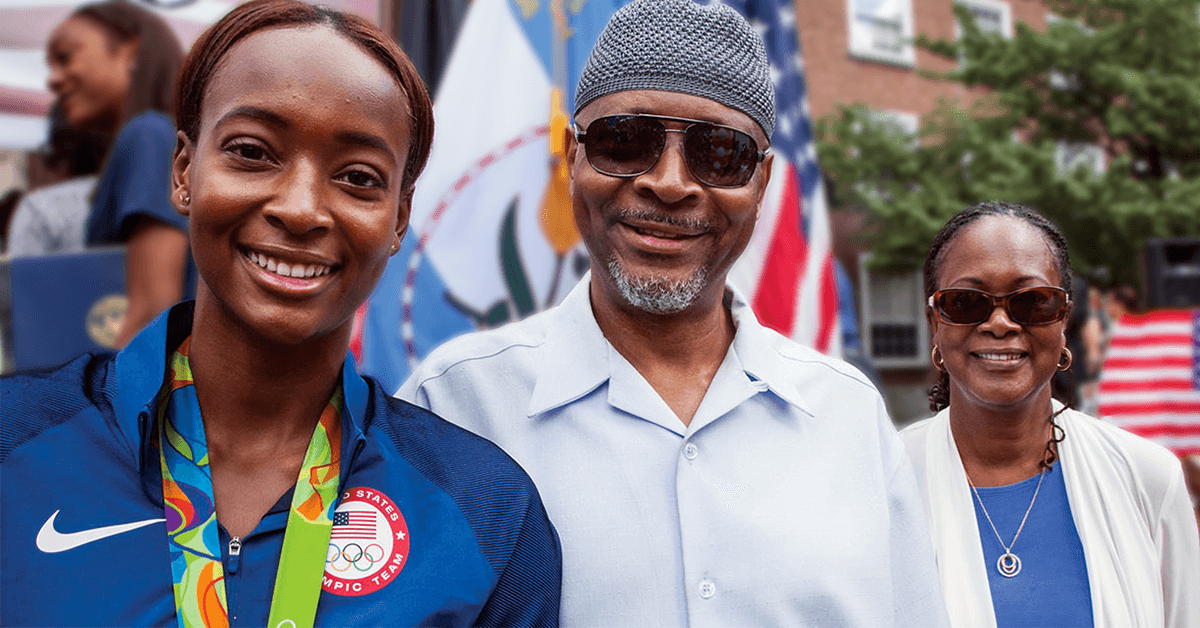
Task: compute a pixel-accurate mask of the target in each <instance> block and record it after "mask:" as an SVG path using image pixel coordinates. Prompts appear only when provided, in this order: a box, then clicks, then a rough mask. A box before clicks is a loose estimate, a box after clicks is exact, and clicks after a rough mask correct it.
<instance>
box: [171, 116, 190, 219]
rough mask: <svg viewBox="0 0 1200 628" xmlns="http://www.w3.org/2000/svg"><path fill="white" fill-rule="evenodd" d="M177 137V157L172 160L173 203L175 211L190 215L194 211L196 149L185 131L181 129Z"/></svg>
mask: <svg viewBox="0 0 1200 628" xmlns="http://www.w3.org/2000/svg"><path fill="white" fill-rule="evenodd" d="M176 137H177V139H176V141H175V158H174V159H172V160H171V204H172V205H174V206H175V211H177V212H179V213H180V214H183V215H184V216H190V215H191V211H192V208H191V203H192V196H191V194H192V186H191V178H192V155H193V153H194V152H195V150H196V149H195V146H194V145H193V144H192V141H191V140H189V139H188V138H187V135H184V133H183V131H180V132H179V133H178V134H177V135H176Z"/></svg>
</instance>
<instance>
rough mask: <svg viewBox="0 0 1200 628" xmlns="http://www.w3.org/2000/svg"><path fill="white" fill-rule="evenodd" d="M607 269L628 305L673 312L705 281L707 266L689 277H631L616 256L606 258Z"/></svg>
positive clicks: (685, 305)
mask: <svg viewBox="0 0 1200 628" xmlns="http://www.w3.org/2000/svg"><path fill="white" fill-rule="evenodd" d="M608 273H609V275H610V276H611V277H612V278H613V281H615V282H616V284H617V289H618V290H620V291H621V296H623V297H625V300H626V301H628V302H629V304H630V305H632V306H633V307H636V308H638V309H640V310H644V311H646V312H649V313H651V314H675V313H678V312H682V311H683V310H685V309H687V308H688V306H690V305H691V304H692V303H693V302H694V301H695V300H696V297H697V296H699V295H700V291H701V290H703V289H704V286H705V285H706V284H707V283H708V266H701V267H700V268H697V269H696V272H694V273H692V275H691V276H690V277H688V278H687V279H684V280H682V281H672V280H670V279H666V278H663V277H653V276H651V277H632V276H630V275H629V273H626V272H625V268H624V267H623V266H621V262H619V261H618V260H617V258H616V256H609V258H608Z"/></svg>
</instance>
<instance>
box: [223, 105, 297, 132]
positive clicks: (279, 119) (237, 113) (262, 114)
mask: <svg viewBox="0 0 1200 628" xmlns="http://www.w3.org/2000/svg"><path fill="white" fill-rule="evenodd" d="M234 118H250V119H251V120H258V121H259V122H263V123H265V124H268V125H270V126H273V127H279V128H283V127H286V126H288V122H287V120H285V119H284V118H283V116H281V115H279V114H277V113H274V112H272V111H268V110H266V109H263V108H261V107H253V106H250V105H243V106H241V107H234V108H233V109H231V110H230V111H229V112H228V113H226V114H225V115H223V116H221V119H220V120H217V124H216V126H221V125H222V124H224V123H226V122H228V121H229V120H232V119H234Z"/></svg>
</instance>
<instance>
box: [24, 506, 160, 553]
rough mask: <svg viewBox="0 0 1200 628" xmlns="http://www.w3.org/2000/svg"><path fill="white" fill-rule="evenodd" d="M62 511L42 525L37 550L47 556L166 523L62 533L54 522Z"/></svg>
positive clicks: (56, 512) (142, 522) (141, 523)
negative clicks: (55, 526)
mask: <svg viewBox="0 0 1200 628" xmlns="http://www.w3.org/2000/svg"><path fill="white" fill-rule="evenodd" d="M59 512H60V511H58V510H55V511H54V514H52V515H50V518H49V519H47V520H46V523H43V524H42V529H41V530H38V534H37V548H38V549H40V550H42V551H43V552H45V553H47V554H56V553H58V552H65V551H67V550H69V549H75V548H76V547H79V546H80V545H87V544H88V543H91V542H93V541H99V540H100V539H106V538H108V537H110V536H116V535H118V534H123V533H125V532H129V531H130V530H136V529H138V528H144V527H146V526H148V525H150V524H152V523H158V522H160V521H166V519H146V520H145V521H134V522H133V523H120V524H117V525H115V526H104V527H103V528H92V529H91V530H81V531H79V532H69V533H66V534H64V533H62V532H59V531H58V530H55V529H54V520H55V519H56V518H58V513H59Z"/></svg>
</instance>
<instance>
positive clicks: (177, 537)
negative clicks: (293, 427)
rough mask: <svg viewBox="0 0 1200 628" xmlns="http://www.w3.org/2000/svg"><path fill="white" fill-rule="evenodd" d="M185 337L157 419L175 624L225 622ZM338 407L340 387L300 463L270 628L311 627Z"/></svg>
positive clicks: (334, 475) (329, 506)
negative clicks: (173, 593) (285, 627)
mask: <svg viewBox="0 0 1200 628" xmlns="http://www.w3.org/2000/svg"><path fill="white" fill-rule="evenodd" d="M190 341H191V338H188V339H187V340H184V341H183V344H181V345H180V346H179V348H178V349H176V351H175V353H174V354H173V355H172V356H171V360H170V362H169V364H168V368H169V369H170V370H169V377H167V381H166V382H165V383H164V384H163V389H162V391H161V392H160V393H159V398H158V417H157V423H156V424H155V425H156V426H157V429H158V452H159V464H160V466H161V468H162V487H163V512H164V514H165V515H166V519H167V540H168V546H169V549H170V556H171V576H172V579H173V582H174V589H175V613H176V619H177V620H178V624H179V628H228V626H229V611H228V608H229V606H228V601H227V599H226V597H225V569H224V565H223V564H222V562H221V543H220V539H219V537H218V534H217V511H216V507H215V502H214V500H213V488H212V472H211V469H210V468H209V460H208V445H207V440H206V439H205V436H204V422H203V421H202V420H201V417H200V403H199V401H198V400H197V398H196V388H195V386H194V384H193V381H192V370H191V366H190V364H189V362H188V356H187V353H188V347H189V345H190ZM342 406H343V396H342V389H341V387H340V386H339V387H338V389H337V390H336V391H334V394H333V398H331V399H330V400H329V403H328V404H327V405H326V406H325V410H324V411H323V412H322V413H321V418H320V420H318V422H317V427H316V430H315V431H314V433H313V437H312V440H311V441H310V442H309V444H308V451H307V452H306V453H305V455H304V463H303V464H302V465H301V467H300V477H299V479H298V480H297V482H296V489H295V492H294V493H293V495H292V507H291V510H290V511H289V512H288V521H287V528H286V530H285V531H284V536H283V550H282V552H281V553H280V557H279V569H278V571H277V573H276V576H275V591H274V594H273V595H272V597H271V611H270V618H269V626H272V627H276V626H289V627H292V626H294V627H296V628H306V627H311V626H312V625H313V620H314V619H315V617H316V612H317V600H318V598H319V597H320V594H321V576H322V574H323V573H324V571H325V554H326V551H327V550H328V548H329V535H330V531H331V530H332V527H333V519H332V513H333V509H334V505H335V502H336V500H337V495H338V474H339V471H340V452H341V444H342V438H341V432H342V423H341V416H342Z"/></svg>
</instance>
